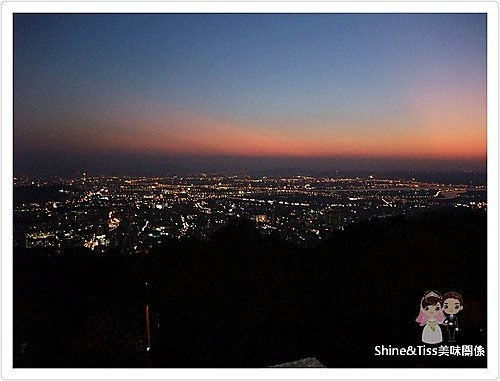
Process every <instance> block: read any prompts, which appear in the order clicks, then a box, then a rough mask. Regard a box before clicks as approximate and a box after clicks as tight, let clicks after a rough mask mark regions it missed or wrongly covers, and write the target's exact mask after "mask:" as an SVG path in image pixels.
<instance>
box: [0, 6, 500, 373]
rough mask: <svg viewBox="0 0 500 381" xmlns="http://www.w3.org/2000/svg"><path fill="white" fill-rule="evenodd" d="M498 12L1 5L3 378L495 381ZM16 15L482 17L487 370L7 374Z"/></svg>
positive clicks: (495, 8) (416, 8) (466, 8)
mask: <svg viewBox="0 0 500 381" xmlns="http://www.w3.org/2000/svg"><path fill="white" fill-rule="evenodd" d="M498 10H499V4H498V3H497V2H494V1H474V2H472V1H463V2H459V1H443V2H431V1H428V2H404V1H402V2H387V1H386V2H377V1H365V2H328V1H315V2H303V1H299V2H281V1H270V2H261V1H256V2H236V1H220V2H208V1H194V2H190V1H185V2H180V1H177V2H143V3H141V2H64V1H53V2H43V1H40V2H38V1H37V2H10V1H6V2H3V3H2V4H1V19H2V82H1V83H2V109H1V115H2V119H1V120H2V126H1V188H0V189H1V200H2V201H1V213H2V215H1V218H2V220H1V221H2V222H1V224H2V225H1V236H0V237H1V238H0V242H1V277H2V283H1V286H2V288H1V298H2V315H1V316H2V321H1V325H2V331H1V341H2V358H1V360H2V369H1V371H2V374H1V375H2V378H4V379H44V380H45V379H51V380H56V379H123V380H129V379H151V380H156V379H165V378H169V379H218V380H221V379H223V380H226V379H262V378H264V379H332V378H341V379H472V378H474V379H496V378H498V376H499V373H498V355H499V353H498V297H499V293H498V285H499V283H498V275H499V271H498V269H499V268H498V254H499V245H498V242H499V241H498V235H499V234H498V232H499V220H498V217H499V193H498V189H499V188H498V186H499V181H498V179H499V172H498V171H499V165H498V164H499V156H498V149H499V146H498V145H499V134H498V128H499V123H498V122H499V118H498V104H499V96H498V88H499V87H498V79H499V77H498V68H499V67H498V46H499V41H498V36H499V30H498V13H499V12H498ZM15 13H486V14H487V81H488V82H487V91H488V98H487V108H488V117H487V123H488V130H487V137H488V143H487V149H488V151H487V155H488V162H487V171H488V180H487V186H488V268H487V276H488V299H487V300H488V347H487V356H488V367H487V368H485V369H413V368H412V369H411V372H409V371H408V370H409V369H347V368H332V369H326V368H325V369H321V368H307V369H304V368H293V369H286V368H275V369H151V368H144V369H143V368H141V369H20V368H13V353H12V352H13V337H12V327H13V319H12V292H13V289H12V279H13V276H12V264H13V261H12V231H13V230H12V227H13V226H12V218H13V209H12V208H13V203H12V179H13V14H15Z"/></svg>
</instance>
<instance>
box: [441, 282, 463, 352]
mask: <svg viewBox="0 0 500 381" xmlns="http://www.w3.org/2000/svg"><path fill="white" fill-rule="evenodd" d="M442 301H443V311H444V313H445V316H446V319H445V320H444V322H443V324H444V325H445V326H446V331H448V342H450V343H454V342H455V332H457V331H458V318H457V314H458V313H459V312H460V311H462V310H463V309H464V300H463V298H462V295H460V294H459V293H458V292H454V291H452V292H447V293H446V294H444V295H443V298H442Z"/></svg>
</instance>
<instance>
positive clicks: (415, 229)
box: [14, 210, 488, 368]
mask: <svg viewBox="0 0 500 381" xmlns="http://www.w3.org/2000/svg"><path fill="white" fill-rule="evenodd" d="M486 246H487V240H486V212H485V211H482V210H476V211H465V212H457V211H454V210H444V211H439V212H434V213H432V214H428V215H423V216H419V217H415V218H411V219H407V218H404V217H395V218H387V219H379V220H373V221H367V222H364V223H360V224H355V225H350V226H348V227H346V229H345V230H344V231H338V233H336V234H335V235H333V236H332V237H331V238H330V239H329V240H327V241H324V242H322V244H321V245H319V246H317V247H315V248H312V249H311V248H304V247H299V246H297V245H294V244H292V243H290V242H287V241H285V240H284V239H282V238H280V237H278V236H274V235H268V236H263V235H261V234H260V233H259V231H258V230H257V229H256V227H255V225H254V224H253V223H252V222H249V221H246V220H237V221H234V222H233V223H231V224H230V225H228V226H226V227H225V228H223V229H221V230H220V231H218V232H217V233H216V234H214V235H213V236H212V237H211V239H210V240H208V241H206V240H200V239H181V240H177V239H170V240H166V241H163V243H162V244H159V245H156V246H155V247H154V248H153V250H151V252H150V253H149V254H147V255H144V254H142V255H120V254H119V253H115V254H113V253H112V252H110V253H109V254H100V255H96V254H95V253H94V252H92V251H91V250H89V249H85V248H72V249H67V250H66V251H64V252H62V253H61V254H56V253H55V251H51V250H50V249H41V248H38V249H20V248H15V249H14V366H15V367H54V368H58V367H161V368H184V367H190V368H192V367H217V368H226V367H232V368H249V367H270V366H273V365H276V364H283V363H285V364H286V363H288V362H289V361H290V360H291V359H301V358H302V359H304V358H308V357H310V356H314V358H316V359H317V360H318V361H319V362H320V363H321V364H322V365H324V366H326V367H347V368H350V367H352V368H359V367H485V366H486V357H475V356H471V357H461V356H449V357H447V356H442V357H437V356H376V355H375V346H378V345H379V346H380V345H384V346H386V347H389V346H392V347H407V346H409V345H413V346H415V345H422V342H421V335H422V328H421V327H419V326H418V324H417V323H416V322H415V318H416V317H417V315H418V309H419V302H420V298H421V296H422V294H423V292H424V291H426V290H429V289H435V290H440V291H441V292H446V291H451V290H453V291H458V292H460V293H461V294H462V296H463V297H464V310H463V311H462V312H461V316H460V327H461V331H460V332H459V333H458V334H457V344H459V345H462V344H464V345H482V346H483V347H484V348H486V353H487V352H488V348H487V346H486V310H487V306H486V285H487V282H486V256H487V251H486ZM146 306H147V312H148V316H149V333H150V334H149V339H148V335H147V327H146V319H145V316H146ZM147 347H150V349H149V351H147Z"/></svg>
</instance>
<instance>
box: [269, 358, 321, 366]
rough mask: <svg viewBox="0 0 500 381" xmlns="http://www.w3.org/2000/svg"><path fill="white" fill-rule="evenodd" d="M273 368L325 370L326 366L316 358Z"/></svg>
mask: <svg viewBox="0 0 500 381" xmlns="http://www.w3.org/2000/svg"><path fill="white" fill-rule="evenodd" d="M271 368H324V366H323V365H322V364H321V363H320V362H319V361H318V360H316V359H315V358H314V357H308V358H305V359H302V360H297V361H291V362H287V363H284V364H279V365H274V366H272V367H271Z"/></svg>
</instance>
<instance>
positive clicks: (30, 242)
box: [26, 233, 58, 249]
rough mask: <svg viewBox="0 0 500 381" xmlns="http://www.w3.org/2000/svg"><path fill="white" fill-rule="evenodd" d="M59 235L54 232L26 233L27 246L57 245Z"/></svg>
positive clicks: (29, 247)
mask: <svg viewBox="0 0 500 381" xmlns="http://www.w3.org/2000/svg"><path fill="white" fill-rule="evenodd" d="M57 241H58V240H57V237H56V236H55V235H54V234H52V233H30V234H26V248H28V249H31V248H34V247H57V246H58V242H57Z"/></svg>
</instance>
